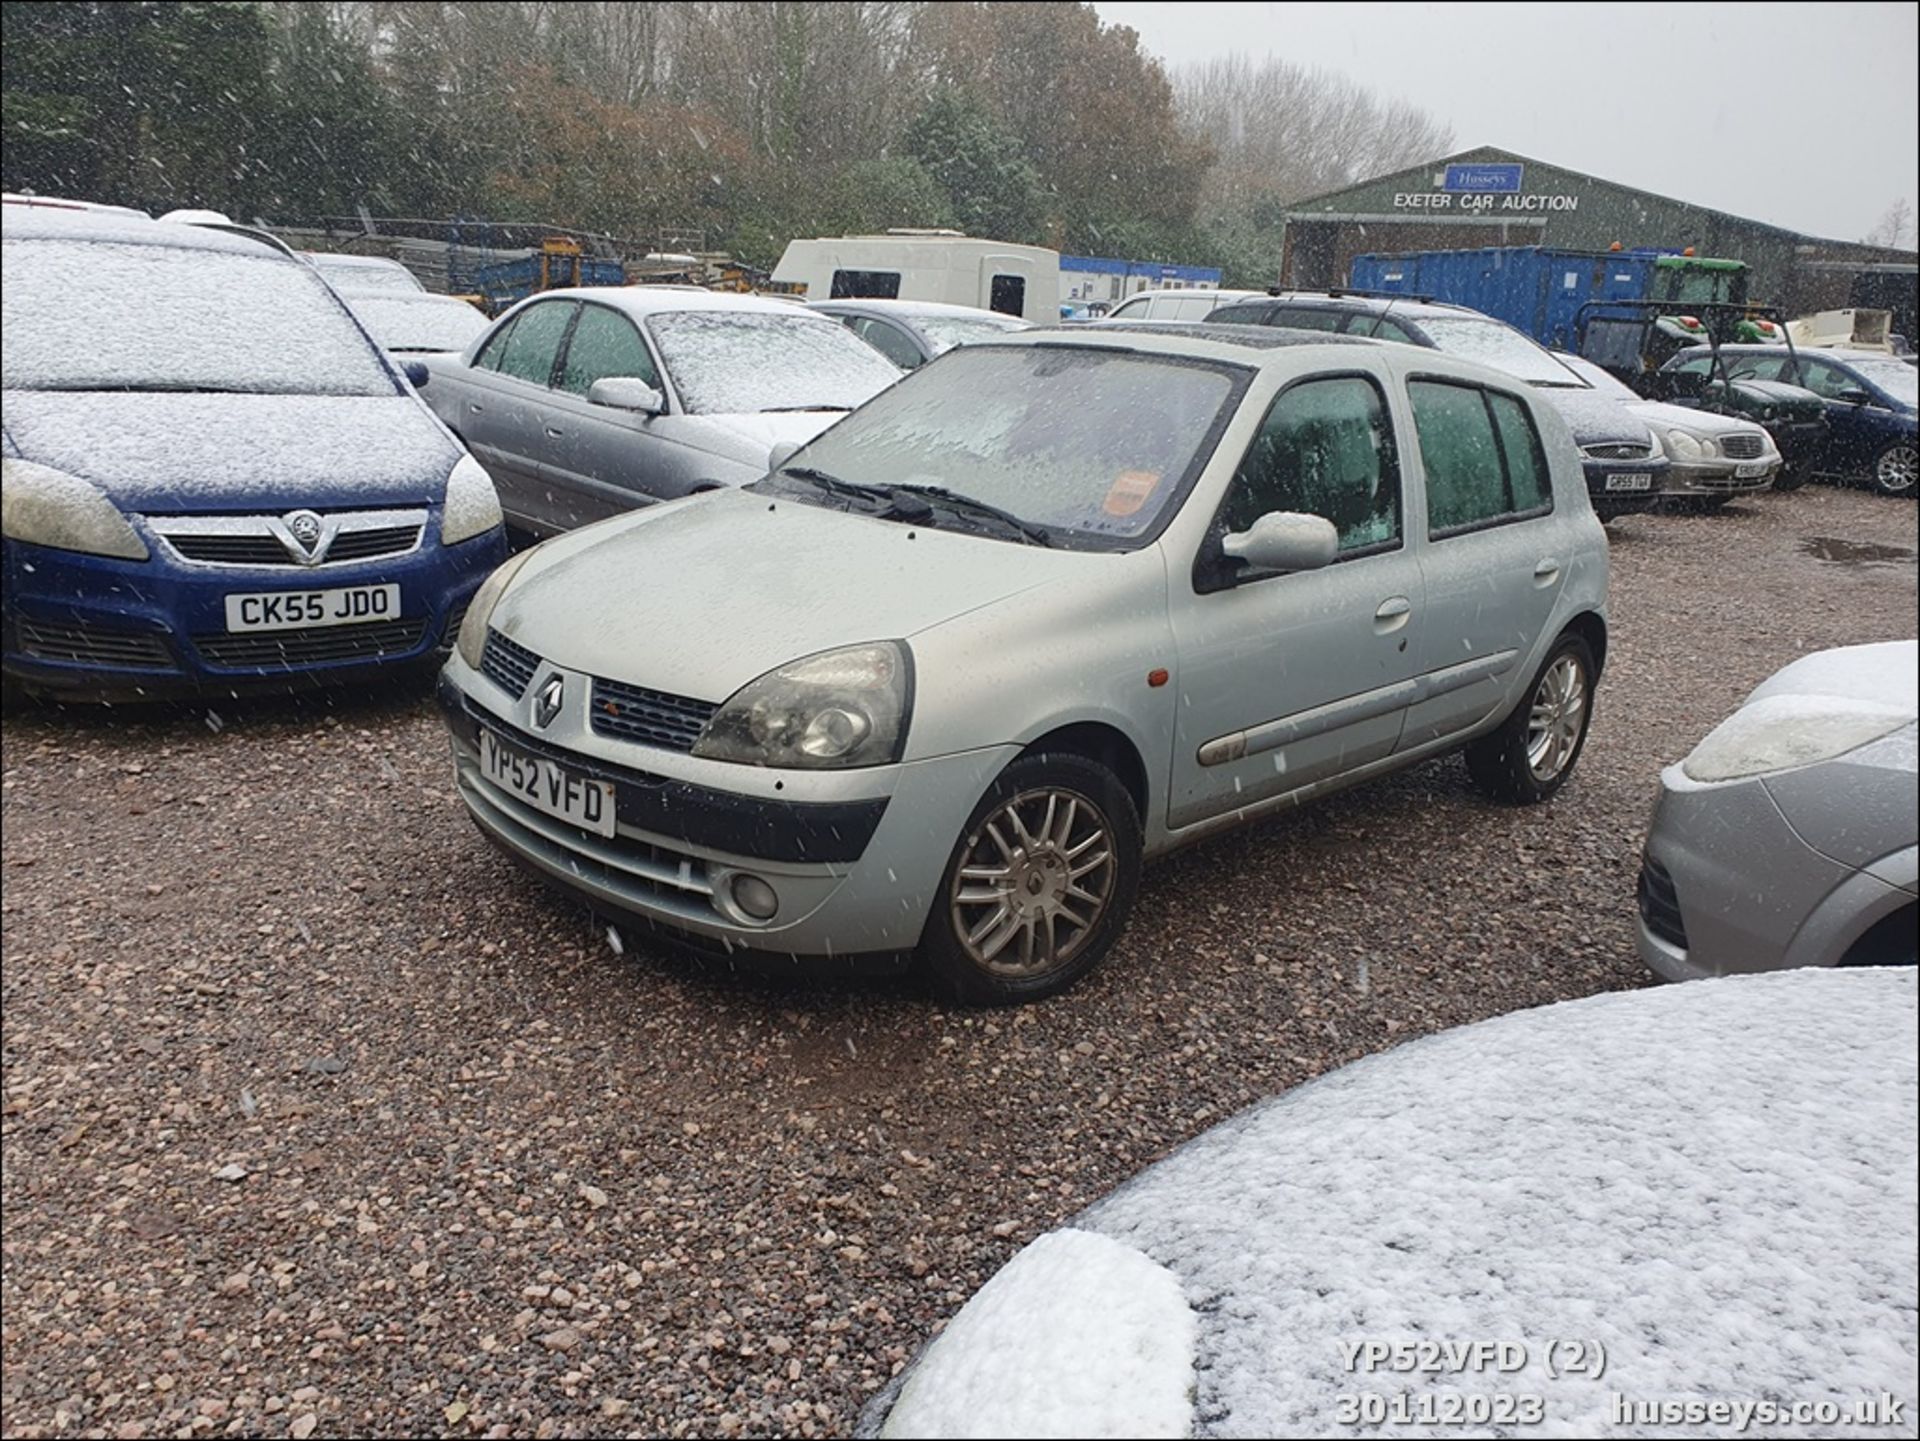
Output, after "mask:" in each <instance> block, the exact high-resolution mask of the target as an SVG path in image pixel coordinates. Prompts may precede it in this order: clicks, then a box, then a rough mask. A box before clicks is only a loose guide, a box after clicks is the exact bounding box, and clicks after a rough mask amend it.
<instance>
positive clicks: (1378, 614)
mask: <svg viewBox="0 0 1920 1441" xmlns="http://www.w3.org/2000/svg"><path fill="white" fill-rule="evenodd" d="M1412 614H1413V602H1412V601H1410V600H1408V599H1407V598H1406V597H1405V596H1404V595H1395V596H1389V597H1387V599H1385V600H1383V601H1381V602H1380V608H1379V609H1378V610H1376V611H1375V612H1374V613H1373V628H1374V630H1375V631H1376V632H1377V633H1378V634H1380V635H1388V634H1391V633H1392V632H1393V631H1396V630H1398V629H1400V627H1401V626H1403V625H1405V624H1406V623H1407V617H1408V616H1410V615H1412Z"/></svg>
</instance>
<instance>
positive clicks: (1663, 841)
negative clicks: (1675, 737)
mask: <svg viewBox="0 0 1920 1441" xmlns="http://www.w3.org/2000/svg"><path fill="white" fill-rule="evenodd" d="M1917 668H1920V649H1916V646H1915V643H1914V642H1913V641H1910V640H1909V641H1896V642H1891V643H1888V644H1884V645H1862V646H1847V647H1844V648H1842V649H1840V650H1827V651H1819V652H1817V653H1815V654H1813V655H1810V656H1806V657H1803V658H1802V659H1800V660H1797V661H1795V662H1794V663H1793V664H1792V665H1790V666H1788V667H1786V668H1785V669H1784V670H1781V671H1779V672H1778V673H1776V674H1775V675H1774V676H1773V677H1771V678H1770V679H1769V680H1767V681H1765V682H1764V683H1762V684H1761V685H1760V686H1759V687H1758V688H1757V689H1756V690H1755V691H1754V692H1753V694H1752V695H1750V696H1748V697H1747V700H1746V703H1745V704H1744V705H1742V706H1741V707H1740V709H1739V710H1737V711H1735V712H1734V713H1733V714H1732V715H1731V716H1729V717H1728V718H1727V719H1726V720H1725V721H1723V722H1722V723H1721V724H1720V725H1719V726H1717V727H1716V728H1715V729H1714V730H1713V731H1712V732H1711V733H1710V734H1709V735H1708V736H1707V737H1706V738H1705V739H1704V740H1702V741H1701V742H1700V744H1699V745H1697V746H1695V747H1694V748H1693V751H1692V753H1691V754H1689V755H1688V756H1687V758H1686V759H1685V760H1683V761H1681V762H1680V763H1679V764H1678V765H1672V766H1668V767H1667V769H1666V770H1665V771H1664V772H1662V773H1661V776H1660V802H1659V806H1658V808H1657V809H1656V810H1655V812H1654V817H1653V826H1652V829H1651V831H1650V832H1649V834H1648V836H1647V848H1646V855H1645V857H1644V859H1643V860H1642V863H1641V871H1640V886H1639V909H1640V922H1639V939H1640V954H1641V956H1642V957H1643V958H1644V959H1645V960H1646V962H1647V964H1648V965H1649V966H1651V967H1652V968H1653V969H1654V971H1655V972H1656V973H1658V974H1659V975H1662V976H1664V977H1666V978H1667V979H1669V980H1691V979H1694V978H1696V977H1700V976H1718V975H1725V974H1728V973H1730V972H1735V971H1770V970H1779V969H1783V968H1786V967H1791V966H1832V965H1885V964H1896V963H1904V964H1907V965H1912V964H1913V962H1914V956H1915V927H1916V919H1915V915H1916V913H1915V897H1916V893H1917V891H1920V887H1917V886H1916V854H1920V853H1917V852H1916V845H1915V840H1916V835H1917V834H1920V821H1917V820H1916V801H1915V787H1914V780H1915V759H1914V757H1915V750H1916V731H1915V713H1916V709H1917V706H1916V695H1915V693H1916V681H1915V674H1916V669H1917Z"/></svg>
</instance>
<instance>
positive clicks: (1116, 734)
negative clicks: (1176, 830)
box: [1016, 720, 1153, 826]
mask: <svg viewBox="0 0 1920 1441" xmlns="http://www.w3.org/2000/svg"><path fill="white" fill-rule="evenodd" d="M1047 751H1052V752H1056V753H1058V752H1061V751H1065V752H1068V753H1070V754H1073V755H1078V756H1084V757H1085V758H1086V759H1088V760H1091V761H1098V762H1099V763H1100V764H1101V765H1103V766H1105V767H1106V768H1107V769H1108V770H1110V771H1112V772H1113V773H1114V774H1115V775H1116V776H1118V777H1119V778H1120V784H1121V785H1123V786H1125V787H1126V790H1127V794H1128V795H1129V796H1130V797H1132V799H1133V804H1134V809H1135V810H1136V811H1138V812H1139V815H1140V823H1141V825H1142V826H1144V825H1145V824H1146V822H1147V807H1148V805H1149V804H1150V803H1151V801H1152V799H1153V791H1152V785H1151V783H1150V782H1149V780H1148V778H1147V765H1146V761H1145V760H1144V759H1143V758H1142V757H1141V755H1140V748H1139V747H1138V746H1136V745H1135V744H1134V743H1133V740H1132V739H1131V737H1129V736H1128V735H1127V734H1126V732H1124V731H1122V730H1120V729H1119V728H1118V727H1117V726H1112V725H1109V724H1107V723H1106V722H1104V721H1092V720H1082V721H1072V722H1069V723H1068V724H1066V725H1060V726H1055V727H1054V728H1053V729H1052V730H1050V731H1047V732H1046V733H1045V734H1044V735H1039V736H1036V737H1034V738H1033V739H1032V740H1030V741H1028V742H1027V743H1026V745H1025V746H1024V747H1022V749H1021V751H1020V757H1025V756H1030V755H1039V754H1041V753H1043V752H1047ZM1018 758H1019V757H1016V759H1018Z"/></svg>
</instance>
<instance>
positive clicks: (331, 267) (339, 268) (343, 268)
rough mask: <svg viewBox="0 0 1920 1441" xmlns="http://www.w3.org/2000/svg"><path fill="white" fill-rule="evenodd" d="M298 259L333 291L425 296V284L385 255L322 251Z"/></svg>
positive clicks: (310, 252) (309, 252)
mask: <svg viewBox="0 0 1920 1441" xmlns="http://www.w3.org/2000/svg"><path fill="white" fill-rule="evenodd" d="M300 258H301V259H303V260H305V261H306V262H307V264H309V265H311V266H312V267H313V268H314V269H315V270H317V271H319V272H320V273H321V274H322V275H323V276H325V277H326V280H327V284H329V285H331V286H333V287H334V289H336V290H384V291H390V292H391V293H393V294H395V295H425V294H426V293H427V288H426V286H424V285H422V284H421V283H420V280H419V277H417V276H416V275H415V274H414V273H413V272H412V271H411V270H409V269H407V267H406V266H404V265H402V264H401V263H400V262H399V261H397V260H389V259H388V258H387V257H386V256H384V255H343V254H335V253H332V252H330V251H325V250H308V251H303V252H301V257H300Z"/></svg>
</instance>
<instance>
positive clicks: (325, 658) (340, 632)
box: [193, 616, 427, 668]
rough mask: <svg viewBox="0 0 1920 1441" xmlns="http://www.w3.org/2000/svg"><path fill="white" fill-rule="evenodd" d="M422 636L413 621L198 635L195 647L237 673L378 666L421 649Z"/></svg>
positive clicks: (421, 624)
mask: <svg viewBox="0 0 1920 1441" xmlns="http://www.w3.org/2000/svg"><path fill="white" fill-rule="evenodd" d="M426 633H427V622H426V618H425V617H424V616H423V617H421V618H420V619H418V620H390V621H383V622H381V623H380V624H378V625H333V626H316V627H314V628H312V629H309V630H267V631H257V632H252V633H248V634H242V635H197V636H195V637H194V638H193V643H194V645H195V646H196V647H197V648H198V649H199V651H200V654H201V655H202V656H204V657H205V658H206V660H207V662H208V663H209V664H211V665H219V666H231V667H235V668H239V667H255V666H306V665H324V664H326V663H328V662H329V661H350V660H379V659H381V658H382V657H383V656H390V655H400V654H403V653H405V652H406V651H410V650H412V649H413V648H414V647H415V646H417V645H419V644H420V641H421V638H422V637H423V636H425V635H426Z"/></svg>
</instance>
